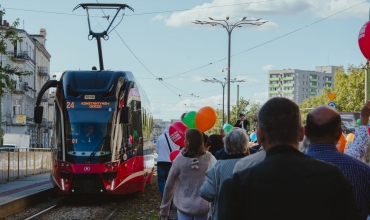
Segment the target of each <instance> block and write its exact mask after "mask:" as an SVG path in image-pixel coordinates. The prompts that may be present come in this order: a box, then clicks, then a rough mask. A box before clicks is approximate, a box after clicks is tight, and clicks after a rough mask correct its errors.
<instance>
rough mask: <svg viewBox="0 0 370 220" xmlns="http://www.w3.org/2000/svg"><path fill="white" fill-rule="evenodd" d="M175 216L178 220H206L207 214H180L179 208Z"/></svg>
mask: <svg viewBox="0 0 370 220" xmlns="http://www.w3.org/2000/svg"><path fill="white" fill-rule="evenodd" d="M177 218H178V219H179V220H207V218H208V214H206V215H204V216H188V215H185V214H182V213H181V212H180V211H179V210H177Z"/></svg>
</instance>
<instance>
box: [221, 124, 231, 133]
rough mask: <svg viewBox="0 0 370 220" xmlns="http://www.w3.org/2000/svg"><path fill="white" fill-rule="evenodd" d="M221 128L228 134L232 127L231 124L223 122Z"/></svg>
mask: <svg viewBox="0 0 370 220" xmlns="http://www.w3.org/2000/svg"><path fill="white" fill-rule="evenodd" d="M222 128H223V129H224V132H225V134H228V133H229V132H230V131H231V129H233V126H232V125H230V124H224V126H223V127H222Z"/></svg>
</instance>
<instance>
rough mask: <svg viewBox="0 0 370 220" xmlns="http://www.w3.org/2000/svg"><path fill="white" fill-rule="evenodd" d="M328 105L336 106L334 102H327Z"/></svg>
mask: <svg viewBox="0 0 370 220" xmlns="http://www.w3.org/2000/svg"><path fill="white" fill-rule="evenodd" d="M328 105H329V106H331V107H333V108H337V105H336V104H335V103H334V102H329V103H328Z"/></svg>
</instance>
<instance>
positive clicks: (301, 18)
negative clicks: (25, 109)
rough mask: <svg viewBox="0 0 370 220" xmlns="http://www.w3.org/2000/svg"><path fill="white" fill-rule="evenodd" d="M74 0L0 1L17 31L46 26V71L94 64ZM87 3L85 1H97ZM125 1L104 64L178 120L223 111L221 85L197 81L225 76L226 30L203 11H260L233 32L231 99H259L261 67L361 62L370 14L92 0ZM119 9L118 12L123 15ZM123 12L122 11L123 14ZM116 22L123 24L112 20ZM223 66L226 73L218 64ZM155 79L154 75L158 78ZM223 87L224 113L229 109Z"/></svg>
mask: <svg viewBox="0 0 370 220" xmlns="http://www.w3.org/2000/svg"><path fill="white" fill-rule="evenodd" d="M86 2H88V1H84V2H78V1H75V0H64V1H50V0H27V1H26V0H3V1H1V8H3V9H5V10H6V15H5V17H4V18H3V19H4V20H7V21H8V22H10V23H11V22H13V21H14V20H15V19H17V18H19V20H20V25H19V28H21V29H25V30H26V31H27V32H28V33H30V34H38V33H39V31H40V28H45V29H46V32H47V42H46V49H47V50H48V52H49V53H50V54H51V65H50V74H51V76H52V75H56V76H57V78H58V77H59V76H60V75H61V73H62V72H63V71H65V70H78V69H81V70H90V69H91V67H92V66H97V67H98V68H99V59H98V52H97V44H96V40H91V41H89V40H88V24H87V19H86V12H85V11H84V10H83V9H82V8H79V9H77V10H75V11H73V12H72V10H73V8H75V6H76V5H77V4H78V3H86ZM96 2H97V1H96V0H95V1H94V0H90V3H96ZM98 2H99V3H119V4H127V5H129V6H130V7H132V8H133V9H134V12H132V11H131V10H129V9H126V10H125V11H124V12H120V13H119V15H118V17H117V19H116V22H115V23H114V24H113V26H116V25H117V24H118V25H117V26H116V28H115V29H114V30H113V31H112V32H111V33H110V34H109V40H107V41H104V40H103V41H102V48H103V59H104V68H105V69H110V70H125V71H131V72H133V74H134V75H135V77H136V78H137V80H138V81H139V83H140V84H141V86H142V87H143V88H144V90H145V92H146V94H147V95H148V97H149V99H150V101H151V108H152V113H153V116H154V118H155V119H163V120H170V119H179V118H180V116H181V114H182V113H184V112H188V111H198V110H199V109H200V108H202V107H205V106H211V107H213V108H215V109H216V108H219V109H222V92H223V90H222V86H221V84H220V83H205V82H203V81H202V80H203V79H205V78H206V79H213V78H216V79H218V80H221V81H224V80H225V77H227V71H225V68H227V66H228V63H227V57H228V34H227V32H226V30H225V29H224V28H222V27H221V26H210V25H199V24H194V23H192V22H193V21H195V20H201V21H210V20H209V19H208V18H209V17H212V18H213V19H220V20H224V19H225V18H226V17H227V16H228V17H229V22H230V23H233V22H236V21H239V20H241V19H242V18H243V17H247V19H258V18H262V19H261V21H268V22H267V23H265V24H264V25H261V26H252V25H243V27H241V28H236V29H234V30H233V32H232V34H231V55H232V57H231V68H230V69H231V79H234V78H236V79H238V80H245V82H238V83H231V86H230V91H231V92H230V103H231V105H235V102H236V100H237V85H239V96H240V97H243V98H244V99H247V100H250V101H251V102H259V103H264V102H265V101H266V100H267V94H268V93H267V91H268V71H269V70H279V69H302V70H315V66H325V65H334V66H343V67H344V68H347V67H348V65H351V64H354V65H360V64H363V63H365V62H366V60H365V58H364V57H363V56H362V54H361V52H360V50H359V47H358V33H359V31H360V29H361V27H362V25H363V24H365V23H366V22H367V21H368V20H369V2H368V1H362V0H209V1H200V0H187V1H170V0H159V1H152V0H141V1H137V0H136V1H134V0H127V1H118V0H98ZM90 13H91V15H92V16H93V17H92V18H91V23H92V25H91V26H92V27H93V28H94V31H95V32H99V31H101V30H103V29H106V27H107V26H108V22H107V19H106V18H103V16H104V15H105V16H106V15H110V19H112V15H113V14H114V11H112V10H104V12H103V11H101V10H90ZM123 13H124V16H123ZM122 16H123V17H122ZM119 21H121V22H120V23H119ZM223 69H224V71H222V70H223ZM160 79H161V80H160ZM226 100H227V87H225V112H226V107H227V101H226Z"/></svg>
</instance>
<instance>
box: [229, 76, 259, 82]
mask: <svg viewBox="0 0 370 220" xmlns="http://www.w3.org/2000/svg"><path fill="white" fill-rule="evenodd" d="M230 78H231V79H233V77H230ZM234 78H236V79H237V80H244V81H245V82H248V83H251V82H259V81H260V80H258V79H254V78H250V77H248V76H246V75H238V76H236V77H234Z"/></svg>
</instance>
